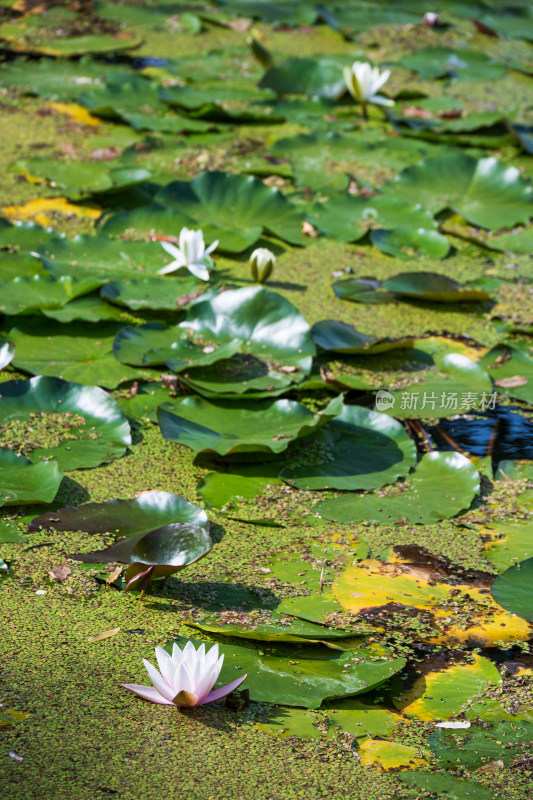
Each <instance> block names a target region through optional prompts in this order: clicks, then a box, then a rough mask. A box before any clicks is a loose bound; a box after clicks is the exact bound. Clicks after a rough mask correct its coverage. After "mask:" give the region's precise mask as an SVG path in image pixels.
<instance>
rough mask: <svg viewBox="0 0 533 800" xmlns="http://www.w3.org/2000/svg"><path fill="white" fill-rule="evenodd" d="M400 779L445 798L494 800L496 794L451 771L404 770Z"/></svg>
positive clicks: (433, 795) (435, 795) (451, 799)
mask: <svg viewBox="0 0 533 800" xmlns="http://www.w3.org/2000/svg"><path fill="white" fill-rule="evenodd" d="M398 779H399V780H401V782H402V783H406V784H407V785H408V786H412V787H416V788H417V789H420V790H421V791H423V792H429V793H430V795H431V796H432V797H439V798H440V797H442V798H443V800H494V795H493V794H492V792H490V791H489V790H488V789H487V788H486V787H485V786H482V785H481V784H480V783H476V781H471V780H462V779H460V778H455V777H454V776H453V775H450V773H449V772H402V773H400V775H398Z"/></svg>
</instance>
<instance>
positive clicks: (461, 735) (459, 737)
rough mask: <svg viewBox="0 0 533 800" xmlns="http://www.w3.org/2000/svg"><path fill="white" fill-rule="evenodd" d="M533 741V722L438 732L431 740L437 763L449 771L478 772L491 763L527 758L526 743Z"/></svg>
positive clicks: (507, 723) (497, 724) (504, 723)
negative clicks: (517, 757)
mask: <svg viewBox="0 0 533 800" xmlns="http://www.w3.org/2000/svg"><path fill="white" fill-rule="evenodd" d="M532 740H533V722H509V721H502V722H497V723H495V724H494V725H493V726H492V727H491V728H489V729H488V730H485V729H483V728H474V729H471V730H465V731H446V730H443V731H438V732H436V733H432V734H431V736H430V737H429V739H428V744H429V746H430V747H431V749H432V751H433V753H434V755H435V757H436V759H437V761H438V762H439V763H440V764H441V765H442V766H446V767H447V768H448V769H453V768H454V767H455V766H456V765H459V764H462V765H464V766H466V767H468V769H471V770H473V769H477V768H479V767H481V766H483V764H486V763H488V762H490V761H503V763H504V764H509V762H510V761H511V760H512V759H514V758H516V756H517V755H518V754H519V753H520V752H522V753H523V754H524V755H527V753H528V752H531V749H530V748H529V751H528V750H526V743H530V742H531V741H532Z"/></svg>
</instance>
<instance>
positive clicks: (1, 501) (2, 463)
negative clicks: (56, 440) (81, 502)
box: [0, 447, 63, 541]
mask: <svg viewBox="0 0 533 800" xmlns="http://www.w3.org/2000/svg"><path fill="white" fill-rule="evenodd" d="M62 480H63V473H62V472H61V470H60V468H59V466H58V465H57V464H56V463H55V461H41V462H39V463H37V464H33V463H32V462H31V461H30V460H29V459H27V458H25V457H24V456H22V455H17V454H16V453H14V452H13V451H12V450H8V449H7V448H5V447H0V506H6V505H30V504H33V503H51V502H52V500H53V499H54V497H55V496H56V494H57V491H58V489H59V484H60V483H61V481H62ZM2 538H3V537H2ZM19 540H20V536H17V537H16V539H15V541H19ZM3 541H13V536H8V538H7V539H3Z"/></svg>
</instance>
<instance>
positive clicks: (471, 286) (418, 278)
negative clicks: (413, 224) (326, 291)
mask: <svg viewBox="0 0 533 800" xmlns="http://www.w3.org/2000/svg"><path fill="white" fill-rule="evenodd" d="M375 233H376V234H378V233H381V232H380V231H375ZM391 254H392V255H397V254H395V253H391ZM491 285H492V284H491V282H490V281H487V280H484V279H480V280H473V281H468V282H466V283H464V284H461V283H458V281H455V280H453V279H452V278H448V277H447V276H446V275H443V274H442V273H440V272H400V273H399V274H398V275H394V276H392V277H391V278H386V279H385V280H383V281H378V280H376V279H375V278H348V279H346V280H343V281H339V282H338V283H335V284H333V290H334V292H335V294H336V295H337V297H339V298H340V299H341V300H351V301H353V302H356V303H386V302H390V301H391V300H395V299H399V300H403V299H404V298H405V299H407V300H408V299H411V298H412V299H413V300H426V301H429V302H432V303H463V302H472V301H477V302H480V301H484V300H488V299H489V298H490V293H489V291H487V287H488V286H491Z"/></svg>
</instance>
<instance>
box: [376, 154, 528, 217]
mask: <svg viewBox="0 0 533 800" xmlns="http://www.w3.org/2000/svg"><path fill="white" fill-rule="evenodd" d="M383 194H384V195H388V196H391V197H395V198H398V199H400V200H403V201H404V202H406V203H415V202H416V203H421V204H422V205H423V206H424V207H425V208H427V209H428V210H429V211H430V212H431V213H432V214H438V213H439V212H441V211H443V210H444V209H445V208H450V209H452V210H453V211H455V212H456V213H457V214H461V216H463V217H464V218H465V219H466V220H468V222H471V223H473V224H474V225H478V226H479V227H481V228H488V229H489V230H491V231H497V230H500V229H501V228H507V227H512V226H513V225H516V224H517V223H519V222H520V223H523V224H525V223H526V222H527V221H528V220H529V219H530V218H531V217H533V187H532V186H531V185H530V183H528V182H527V181H525V180H524V178H522V176H521V174H520V171H519V170H518V169H517V168H516V167H509V166H506V165H505V164H503V163H502V162H500V161H498V160H497V159H496V158H493V157H492V156H491V157H488V158H481V159H479V160H478V159H476V158H472V156H468V155H466V154H463V153H460V154H455V153H452V154H448V155H442V156H439V157H437V158H431V159H428V160H427V161H422V162H420V164H417V165H415V166H412V167H407V168H406V169H405V170H404V171H403V172H402V173H400V175H398V177H397V178H396V179H395V180H393V181H391V182H390V183H388V184H386V185H385V186H384V187H383Z"/></svg>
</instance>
